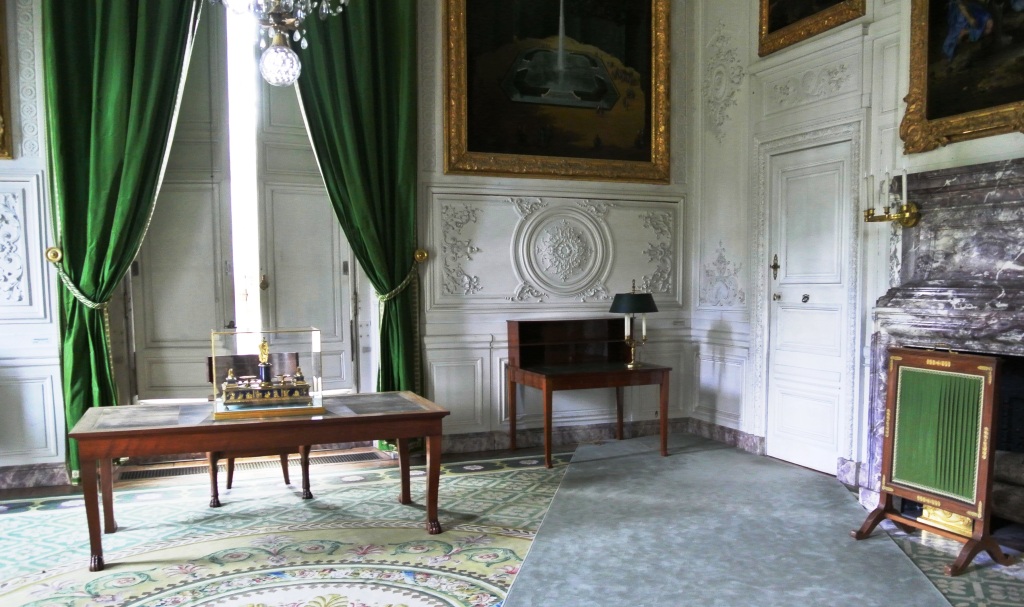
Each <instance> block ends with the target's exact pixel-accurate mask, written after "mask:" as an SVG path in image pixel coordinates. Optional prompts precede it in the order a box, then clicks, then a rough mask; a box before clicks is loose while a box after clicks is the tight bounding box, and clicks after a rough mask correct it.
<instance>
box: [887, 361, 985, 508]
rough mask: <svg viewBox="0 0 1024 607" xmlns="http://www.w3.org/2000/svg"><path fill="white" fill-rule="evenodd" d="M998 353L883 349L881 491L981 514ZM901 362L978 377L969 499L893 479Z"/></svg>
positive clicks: (921, 368)
mask: <svg viewBox="0 0 1024 607" xmlns="http://www.w3.org/2000/svg"><path fill="white" fill-rule="evenodd" d="M998 367H999V359H998V358H995V357H990V356H979V355H973V354H960V353H956V352H938V351H933V350H917V349H911V348H892V349H890V351H889V369H888V376H887V394H886V405H885V421H884V429H883V442H882V476H881V487H880V488H881V491H882V492H884V493H889V494H892V495H895V496H898V497H902V498H906V499H909V500H913V501H915V502H918V503H920V504H923V505H925V506H932V507H935V508H940V509H942V510H945V511H947V512H952V513H955V514H959V515H962V516H966V517H970V518H972V519H975V520H982V519H984V518H985V517H986V516H987V512H986V510H985V508H986V505H987V504H988V498H989V493H990V479H991V476H992V465H993V456H994V452H995V433H994V423H995V415H994V410H995V402H996V400H995V394H996V384H995V378H996V376H997V372H998ZM904 368H909V369H914V370H927V371H933V372H934V371H937V372H948V373H951V374H958V375H968V376H977V377H980V378H981V379H982V394H981V402H980V404H979V405H980V408H981V416H980V422H979V428H978V433H977V437H976V440H977V443H976V448H977V452H976V461H977V470H976V474H975V486H974V491H973V494H974V499H973V500H970V501H964V500H960V499H955V498H953V497H950V496H949V495H948V494H947V493H946V492H945V491H942V490H940V489H939V488H928V487H923V486H920V485H918V484H908V483H903V482H900V480H898V479H894V474H893V472H894V457H895V452H896V443H897V442H898V440H899V436H898V433H899V425H898V423H897V422H898V420H897V415H898V398H899V394H900V384H899V382H900V373H901V370H903V369H904Z"/></svg>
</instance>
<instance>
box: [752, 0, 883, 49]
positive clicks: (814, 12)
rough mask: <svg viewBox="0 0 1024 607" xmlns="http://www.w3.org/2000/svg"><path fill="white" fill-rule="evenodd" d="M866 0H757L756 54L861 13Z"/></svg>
mask: <svg viewBox="0 0 1024 607" xmlns="http://www.w3.org/2000/svg"><path fill="white" fill-rule="evenodd" d="M865 5H866V0H761V11H760V20H759V26H758V37H757V54H758V56H761V57H764V56H766V55H770V54H772V53H774V52H775V51H778V50H780V49H784V48H786V47H787V46H792V45H794V44H796V43H798V42H803V41H804V40H807V39H808V38H811V37H813V36H817V35H818V34H820V33H822V32H827V31H828V30H830V29H832V28H834V27H836V26H839V25H842V24H844V23H847V22H849V21H853V20H854V19H857V18H859V17H863V16H864V13H865V10H866V9H865Z"/></svg>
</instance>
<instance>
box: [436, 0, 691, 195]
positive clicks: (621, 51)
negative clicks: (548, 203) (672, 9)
mask: <svg viewBox="0 0 1024 607" xmlns="http://www.w3.org/2000/svg"><path fill="white" fill-rule="evenodd" d="M445 2H446V20H447V26H446V40H445V42H446V43H445V84H446V108H445V172H448V173H476V174H483V175H497V176H512V177H549V178H569V179H594V180H610V181H637V182H666V181H668V179H669V151H668V149H669V148H668V119H669V108H668V62H669V40H668V38H669V31H668V30H669V5H670V4H671V0H559V1H557V2H556V1H553V0H445Z"/></svg>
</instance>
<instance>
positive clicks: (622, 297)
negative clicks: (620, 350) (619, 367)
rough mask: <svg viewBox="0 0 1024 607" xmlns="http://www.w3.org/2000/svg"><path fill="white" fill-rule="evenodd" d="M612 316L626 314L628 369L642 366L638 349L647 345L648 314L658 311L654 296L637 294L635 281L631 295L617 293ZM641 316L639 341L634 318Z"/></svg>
mask: <svg viewBox="0 0 1024 607" xmlns="http://www.w3.org/2000/svg"><path fill="white" fill-rule="evenodd" d="M608 311H609V312H611V313H612V314H624V315H625V319H626V345H627V346H629V363H627V364H626V367H628V368H630V369H635V368H637V367H639V366H640V363H639V362H637V360H636V348H637V346H642V345H644V344H645V343H647V314H649V313H652V312H657V311H658V306H657V305H655V303H654V296H653V295H651V294H650V293H637V292H636V281H635V280H634V281H633V289H632V291H630V292H629V293H616V294H615V298H614V299H612V307H611V308H610V309H609V310H608ZM637 314H639V315H640V339H639V340H637V338H636V336H635V335H634V333H633V317H634V316H636V315H637Z"/></svg>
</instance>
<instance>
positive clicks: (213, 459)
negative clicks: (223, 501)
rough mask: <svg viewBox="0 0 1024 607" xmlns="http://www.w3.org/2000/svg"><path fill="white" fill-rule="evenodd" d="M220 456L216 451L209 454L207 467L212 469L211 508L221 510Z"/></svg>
mask: <svg viewBox="0 0 1024 607" xmlns="http://www.w3.org/2000/svg"><path fill="white" fill-rule="evenodd" d="M218 459H220V454H219V453H217V452H215V451H210V452H207V454H206V465H207V467H209V469H210V507H211V508H220V493H219V492H218V491H217V460H218Z"/></svg>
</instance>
